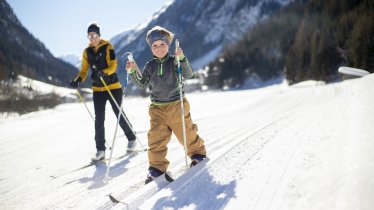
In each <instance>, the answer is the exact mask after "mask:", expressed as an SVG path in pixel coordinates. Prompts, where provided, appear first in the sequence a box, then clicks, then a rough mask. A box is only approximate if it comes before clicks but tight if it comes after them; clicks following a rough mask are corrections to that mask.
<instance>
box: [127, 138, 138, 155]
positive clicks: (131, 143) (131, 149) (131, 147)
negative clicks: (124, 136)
mask: <svg viewBox="0 0 374 210" xmlns="http://www.w3.org/2000/svg"><path fill="white" fill-rule="evenodd" d="M135 147H136V140H135V139H134V140H132V141H128V142H127V152H134V151H135Z"/></svg>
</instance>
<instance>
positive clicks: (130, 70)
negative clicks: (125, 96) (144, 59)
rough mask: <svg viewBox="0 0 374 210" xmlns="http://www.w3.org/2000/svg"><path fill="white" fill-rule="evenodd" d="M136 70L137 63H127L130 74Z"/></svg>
mask: <svg viewBox="0 0 374 210" xmlns="http://www.w3.org/2000/svg"><path fill="white" fill-rule="evenodd" d="M135 69H136V67H135V63H134V62H133V61H127V62H126V71H127V73H128V74H131V73H132V72H133V71H134V70H135Z"/></svg>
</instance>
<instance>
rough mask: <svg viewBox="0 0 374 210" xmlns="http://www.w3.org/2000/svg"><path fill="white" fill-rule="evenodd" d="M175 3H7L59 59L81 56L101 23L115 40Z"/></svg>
mask: <svg viewBox="0 0 374 210" xmlns="http://www.w3.org/2000/svg"><path fill="white" fill-rule="evenodd" d="M170 1H171V0H151V1H150V0H136V1H130V0H127V1H126V0H108V1H99V0H78V1H77V0H32V1H24V0H7V2H8V3H9V4H10V6H11V7H12V9H13V11H14V13H15V14H16V16H17V17H18V19H19V20H20V21H21V23H22V25H23V26H24V27H25V28H26V29H27V30H29V32H31V33H32V34H33V35H34V36H35V37H36V38H37V39H39V40H40V41H41V42H43V43H44V45H45V46H46V47H47V48H48V49H49V50H50V51H51V53H52V54H53V55H54V56H56V57H58V56H61V55H66V54H74V55H77V56H81V54H82V52H83V50H84V48H85V47H86V46H87V45H88V40H87V37H86V35H87V27H88V25H89V23H90V22H92V21H97V22H98V23H99V24H100V25H101V36H102V38H104V39H107V40H109V39H111V38H112V37H113V36H115V35H117V34H118V33H120V32H122V31H124V30H127V29H132V28H134V27H136V26H137V25H138V24H140V23H142V22H144V21H146V20H147V18H150V17H152V15H153V14H154V13H155V12H157V11H158V10H159V9H160V8H161V7H162V6H163V5H164V4H166V3H167V2H170Z"/></svg>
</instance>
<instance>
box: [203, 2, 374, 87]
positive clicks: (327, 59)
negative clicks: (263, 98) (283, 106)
mask: <svg viewBox="0 0 374 210" xmlns="http://www.w3.org/2000/svg"><path fill="white" fill-rule="evenodd" d="M373 11H374V1H371V0H328V1H323V0H311V1H306V0H296V1H294V2H293V3H291V4H289V5H287V6H286V7H284V8H282V9H281V10H280V11H278V12H277V13H275V14H274V15H272V16H270V17H269V18H267V19H266V20H264V21H261V22H260V23H259V24H257V25H256V26H255V27H253V28H252V29H251V30H250V31H249V32H248V33H247V34H246V35H245V37H244V38H243V39H242V40H241V41H240V42H239V43H237V44H235V45H234V46H231V47H229V48H227V49H225V50H224V52H223V53H222V55H221V56H219V57H218V58H217V59H216V60H215V61H214V62H212V63H211V64H210V65H209V66H208V68H207V69H208V77H207V79H206V85H208V86H211V87H216V88H222V87H223V86H228V87H240V86H241V85H243V84H244V82H245V80H246V79H248V78H251V77H254V78H257V79H258V80H261V81H268V80H271V79H275V78H279V77H280V76H284V77H285V78H286V79H287V81H288V83H289V84H294V83H297V82H301V81H304V80H311V79H312V80H321V81H326V82H335V81H339V80H340V76H339V74H338V71H337V70H338V68H339V66H351V67H355V68H360V69H365V70H367V71H369V72H371V73H373V72H374V56H373V55H374V13H373Z"/></svg>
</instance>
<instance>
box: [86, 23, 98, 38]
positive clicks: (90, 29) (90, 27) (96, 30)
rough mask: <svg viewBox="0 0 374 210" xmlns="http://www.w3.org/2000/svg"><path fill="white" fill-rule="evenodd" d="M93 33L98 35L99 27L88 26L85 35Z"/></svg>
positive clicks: (94, 25)
mask: <svg viewBox="0 0 374 210" xmlns="http://www.w3.org/2000/svg"><path fill="white" fill-rule="evenodd" d="M90 32H95V33H97V34H99V35H100V27H99V26H98V25H97V24H94V23H93V24H91V25H90V26H88V29H87V33H90Z"/></svg>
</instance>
